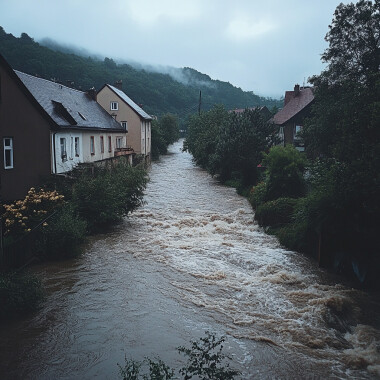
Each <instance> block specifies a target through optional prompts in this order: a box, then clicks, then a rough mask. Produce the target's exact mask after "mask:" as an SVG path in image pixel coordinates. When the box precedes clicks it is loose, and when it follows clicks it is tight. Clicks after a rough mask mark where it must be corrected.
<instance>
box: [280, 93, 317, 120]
mask: <svg viewBox="0 0 380 380" xmlns="http://www.w3.org/2000/svg"><path fill="white" fill-rule="evenodd" d="M313 100H314V95H313V90H312V89H311V88H310V87H306V88H302V87H301V88H300V89H299V92H298V94H297V95H296V92H295V91H286V93H285V106H284V108H283V109H282V110H280V111H278V112H277V113H276V115H274V116H273V121H274V123H275V124H277V125H282V124H285V123H286V122H287V121H289V120H290V119H291V118H292V117H294V116H296V115H297V114H298V113H299V112H301V111H302V110H303V109H304V108H305V107H307V106H308V105H309V104H310V103H311V102H312V101H313Z"/></svg>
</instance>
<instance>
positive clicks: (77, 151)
mask: <svg viewBox="0 0 380 380" xmlns="http://www.w3.org/2000/svg"><path fill="white" fill-rule="evenodd" d="M74 150H75V157H79V137H75V139H74Z"/></svg>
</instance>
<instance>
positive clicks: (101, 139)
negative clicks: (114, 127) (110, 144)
mask: <svg viewBox="0 0 380 380" xmlns="http://www.w3.org/2000/svg"><path fill="white" fill-rule="evenodd" d="M100 153H104V137H103V136H100Z"/></svg>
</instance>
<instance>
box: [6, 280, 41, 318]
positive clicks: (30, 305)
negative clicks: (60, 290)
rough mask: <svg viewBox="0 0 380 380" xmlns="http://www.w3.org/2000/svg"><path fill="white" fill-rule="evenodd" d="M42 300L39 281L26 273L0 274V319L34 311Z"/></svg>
mask: <svg viewBox="0 0 380 380" xmlns="http://www.w3.org/2000/svg"><path fill="white" fill-rule="evenodd" d="M42 298H43V293H42V287H41V281H40V280H39V279H38V278H37V277H35V276H33V275H31V274H26V273H7V274H5V273H3V274H0V305H1V307H0V319H11V318H14V317H15V316H19V315H23V314H25V313H28V312H31V311H33V310H35V309H36V308H37V307H38V305H39V303H40V301H41V300H42Z"/></svg>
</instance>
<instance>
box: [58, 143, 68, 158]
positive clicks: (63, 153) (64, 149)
mask: <svg viewBox="0 0 380 380" xmlns="http://www.w3.org/2000/svg"><path fill="white" fill-rule="evenodd" d="M59 145H60V147H61V160H62V162H64V161H66V160H67V150H66V137H60V138H59Z"/></svg>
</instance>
